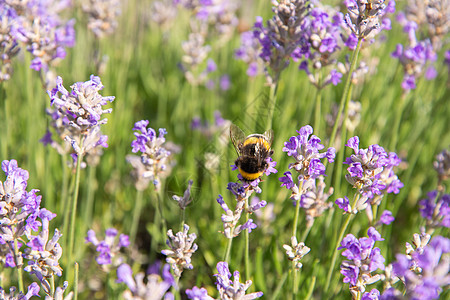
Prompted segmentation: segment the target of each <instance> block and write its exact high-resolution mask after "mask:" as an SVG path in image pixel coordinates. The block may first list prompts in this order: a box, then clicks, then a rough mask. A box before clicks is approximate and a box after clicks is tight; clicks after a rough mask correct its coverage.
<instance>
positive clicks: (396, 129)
mask: <svg viewBox="0 0 450 300" xmlns="http://www.w3.org/2000/svg"><path fill="white" fill-rule="evenodd" d="M410 94H411V93H406V94H405V93H403V94H402V96H401V97H400V101H398V104H397V109H396V110H395V116H394V126H393V127H392V129H393V130H392V139H391V143H390V145H389V150H391V151H395V150H396V147H397V141H398V135H399V132H400V124H401V120H402V114H403V109H404V108H405V105H406V103H407V100H408V99H409V95H410Z"/></svg>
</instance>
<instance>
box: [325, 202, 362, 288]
mask: <svg viewBox="0 0 450 300" xmlns="http://www.w3.org/2000/svg"><path fill="white" fill-rule="evenodd" d="M358 200H359V194H355V197H354V199H353V203H352V211H353V210H354V208H355V206H356V203H358ZM352 217H353V214H352V213H349V214H348V215H347V218H346V219H345V222H344V225H343V226H342V227H341V231H340V232H339V237H338V239H337V241H336V245H335V246H334V249H333V257H332V258H331V264H330V268H329V269H328V274H327V280H326V283H325V290H324V292H325V295H327V293H328V289H329V287H330V282H331V275H332V274H333V270H334V266H335V264H336V259H337V254H338V250H337V248H338V247H339V244H340V243H341V241H342V238H343V237H344V234H345V231H346V230H347V227H348V225H349V224H350V220H351V219H352Z"/></svg>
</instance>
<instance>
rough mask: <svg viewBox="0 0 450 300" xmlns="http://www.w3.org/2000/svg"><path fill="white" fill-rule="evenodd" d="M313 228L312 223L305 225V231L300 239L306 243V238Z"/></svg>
mask: <svg viewBox="0 0 450 300" xmlns="http://www.w3.org/2000/svg"><path fill="white" fill-rule="evenodd" d="M311 228H312V224H311V226H309V225H307V226H306V227H305V231H304V232H303V235H302V238H301V239H300V241H301V242H303V243H304V242H305V241H306V238H307V237H308V235H309V232H310V231H311Z"/></svg>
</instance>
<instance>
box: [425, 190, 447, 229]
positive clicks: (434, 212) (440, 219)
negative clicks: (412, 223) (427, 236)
mask: <svg viewBox="0 0 450 300" xmlns="http://www.w3.org/2000/svg"><path fill="white" fill-rule="evenodd" d="M427 197H428V198H426V199H423V200H420V201H419V206H420V208H419V211H420V215H421V216H422V218H425V219H427V226H429V227H431V228H436V227H446V228H450V195H449V194H443V195H442V194H441V193H438V191H431V192H429V193H427Z"/></svg>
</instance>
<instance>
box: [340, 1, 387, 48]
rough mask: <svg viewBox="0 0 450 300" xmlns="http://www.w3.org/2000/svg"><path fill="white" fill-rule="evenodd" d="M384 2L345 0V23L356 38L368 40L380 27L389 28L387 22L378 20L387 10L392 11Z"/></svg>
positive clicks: (378, 31)
mask: <svg viewBox="0 0 450 300" xmlns="http://www.w3.org/2000/svg"><path fill="white" fill-rule="evenodd" d="M384 2H385V1H384V0H376V1H371V2H368V1H366V0H348V1H345V4H346V5H347V9H348V13H347V14H346V15H345V17H344V21H345V24H346V25H347V27H348V28H349V29H350V30H351V32H352V33H353V34H355V35H356V37H357V38H358V39H365V40H369V39H372V38H373V37H375V36H376V35H377V34H378V33H380V31H381V30H382V29H389V26H388V23H386V22H380V19H382V18H383V16H385V14H386V13H387V12H392V6H390V7H389V8H387V7H386V5H385V4H384ZM390 2H394V1H390ZM394 5H395V2H394Z"/></svg>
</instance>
